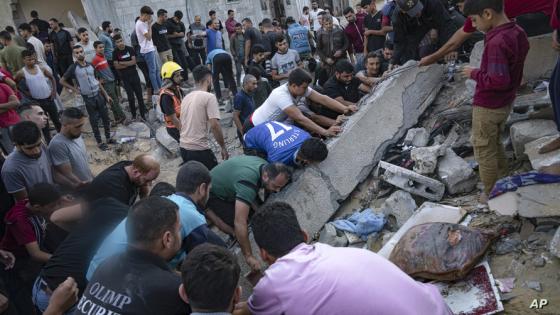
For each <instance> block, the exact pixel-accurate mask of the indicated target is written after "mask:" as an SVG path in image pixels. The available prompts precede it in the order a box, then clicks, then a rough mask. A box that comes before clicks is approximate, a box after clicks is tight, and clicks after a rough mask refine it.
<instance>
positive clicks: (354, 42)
mask: <svg viewBox="0 0 560 315" xmlns="http://www.w3.org/2000/svg"><path fill="white" fill-rule="evenodd" d="M343 13H344V17H345V18H346V21H348V25H347V26H346V27H345V28H344V34H345V35H346V37H348V40H349V41H350V49H349V52H353V54H352V53H350V61H352V63H353V64H355V65H356V70H357V71H360V70H363V69H364V20H363V19H360V20H358V19H357V18H356V14H355V13H354V9H352V7H347V8H346V9H344V12H343ZM354 58H355V59H354Z"/></svg>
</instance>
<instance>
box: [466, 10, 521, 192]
mask: <svg viewBox="0 0 560 315" xmlns="http://www.w3.org/2000/svg"><path fill="white" fill-rule="evenodd" d="M503 7H504V4H503V0H470V1H466V2H465V9H464V10H465V14H466V15H468V16H469V17H470V18H471V19H472V20H473V23H474V24H475V25H476V28H477V29H478V30H479V31H481V32H483V33H486V40H485V43H484V44H485V45H484V52H483V54H482V61H481V65H480V68H479V69H476V68H472V67H464V68H463V72H462V73H463V76H465V77H467V78H470V79H473V80H475V81H476V90H475V93H474V99H473V114H472V115H473V116H472V138H471V139H472V140H471V141H472V143H473V148H474V154H475V158H476V160H477V162H478V164H479V174H480V179H481V181H482V183H483V184H484V190H483V192H482V194H481V195H480V202H481V203H486V202H487V200H488V194H489V193H490V191H491V190H492V188H493V187H494V184H495V183H496V181H497V180H498V179H500V178H502V177H504V176H506V175H507V172H508V165H507V158H506V156H505V153H504V148H503V147H502V144H501V141H500V139H501V131H502V130H503V128H504V126H505V122H506V120H507V118H508V116H509V113H510V111H511V107H512V103H513V101H514V100H515V92H516V90H517V88H518V87H519V85H520V84H521V79H522V77H523V65H524V62H525V58H526V57H527V53H528V51H529V42H528V40H527V34H525V31H523V29H522V28H521V27H519V26H518V25H517V24H516V23H515V22H511V21H510V20H509V18H508V17H507V16H506V14H505V13H504V10H503Z"/></svg>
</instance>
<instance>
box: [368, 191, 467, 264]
mask: <svg viewBox="0 0 560 315" xmlns="http://www.w3.org/2000/svg"><path fill="white" fill-rule="evenodd" d="M465 214H467V211H466V210H464V209H462V208H457V207H451V206H446V205H440V204H437V203H432V202H425V203H423V204H422V205H421V206H420V208H418V210H416V212H415V213H414V214H413V215H412V216H411V217H410V219H408V221H406V223H405V224H404V225H403V226H402V227H401V228H400V229H399V230H398V231H397V232H396V233H395V234H394V235H393V236H392V237H391V239H390V240H389V241H388V242H387V244H385V245H384V246H383V247H382V248H381V250H380V251H379V252H377V253H378V254H379V255H381V256H383V257H385V258H389V256H390V255H391V252H392V251H393V248H394V247H395V245H397V243H398V242H399V240H400V239H401V237H402V236H403V235H404V234H405V233H406V232H407V231H408V230H409V229H410V228H411V227H413V226H416V225H418V224H423V223H429V222H447V223H459V222H460V221H461V219H462V218H463V217H464V216H465Z"/></svg>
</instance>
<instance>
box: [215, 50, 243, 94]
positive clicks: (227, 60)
mask: <svg viewBox="0 0 560 315" xmlns="http://www.w3.org/2000/svg"><path fill="white" fill-rule="evenodd" d="M220 74H221V75H222V77H223V78H224V84H225V85H226V86H227V87H229V89H230V91H231V93H232V94H233V95H234V96H235V94H237V85H236V84H235V80H234V78H233V62H232V58H231V56H230V55H229V54H217V55H216V56H214V60H212V81H213V84H214V91H215V92H216V97H217V98H218V100H220V99H221V98H222V90H221V89H220Z"/></svg>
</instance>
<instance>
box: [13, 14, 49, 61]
mask: <svg viewBox="0 0 560 315" xmlns="http://www.w3.org/2000/svg"><path fill="white" fill-rule="evenodd" d="M18 31H19V35H20V36H21V37H22V38H23V39H24V40H25V41H26V42H27V43H28V44H31V45H32V46H33V48H34V49H35V54H37V62H38V63H39V64H40V65H41V66H46V65H47V62H46V60H47V58H46V57H45V47H44V46H43V42H41V40H40V39H38V38H37V37H35V36H33V33H32V32H31V25H29V24H27V23H22V24H20V25H19V27H18Z"/></svg>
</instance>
